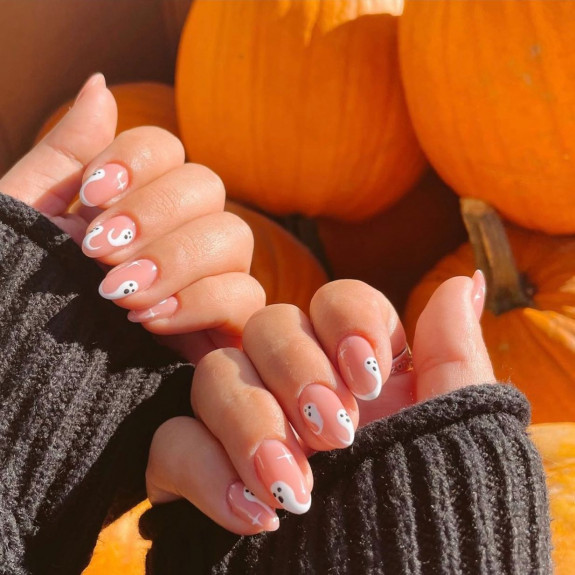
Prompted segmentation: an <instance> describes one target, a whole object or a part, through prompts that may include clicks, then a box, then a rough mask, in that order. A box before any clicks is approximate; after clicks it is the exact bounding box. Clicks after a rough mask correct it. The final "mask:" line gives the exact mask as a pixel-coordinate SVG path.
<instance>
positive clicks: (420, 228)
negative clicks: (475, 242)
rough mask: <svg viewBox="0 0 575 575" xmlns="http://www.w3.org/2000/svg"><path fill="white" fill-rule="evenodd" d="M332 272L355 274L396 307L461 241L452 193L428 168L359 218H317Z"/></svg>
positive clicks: (344, 275) (461, 230) (460, 223)
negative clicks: (393, 199)
mask: <svg viewBox="0 0 575 575" xmlns="http://www.w3.org/2000/svg"><path fill="white" fill-rule="evenodd" d="M317 233H318V235H319V238H320V240H321V243H322V245H323V249H324V252H325V257H326V260H327V262H328V264H329V266H330V269H331V271H332V273H333V275H334V277H335V278H355V279H360V280H362V281H364V282H366V283H368V284H370V285H372V286H373V287H375V288H377V289H378V290H380V291H382V292H383V293H384V294H385V295H386V296H387V298H388V299H389V300H390V301H391V303H393V305H394V306H395V308H396V309H397V311H398V312H400V313H401V311H402V310H403V308H404V306H405V302H406V300H407V296H408V294H409V292H410V291H411V289H412V288H413V287H415V285H416V284H417V282H418V281H419V280H420V279H421V277H422V276H423V274H424V273H425V272H427V271H429V270H430V269H431V268H432V267H433V266H434V265H435V264H436V263H437V262H438V261H439V259H440V258H442V257H443V256H444V255H445V254H447V253H449V252H451V251H452V250H454V249H455V248H456V247H457V246H459V245H460V244H461V243H463V242H464V241H465V238H466V234H465V227H464V225H463V221H462V219H461V217H460V215H459V202H458V198H457V196H456V195H455V194H454V193H453V191H452V190H450V189H449V188H448V187H447V186H446V185H445V184H444V183H443V182H442V181H441V180H440V179H439V178H438V177H437V175H436V174H435V173H433V172H431V171H430V172H429V173H428V174H427V176H426V177H424V178H423V180H422V181H421V182H420V183H419V184H417V185H416V186H415V188H413V189H412V190H411V191H410V192H409V193H408V194H407V195H406V196H405V197H403V198H401V200H399V202H397V204H395V205H394V206H392V207H391V208H389V209H388V210H386V211H385V212H383V213H381V214H379V215H377V216H375V217H373V218H371V219H369V220H366V221H363V222H359V223H345V222H340V221H337V220H328V219H325V218H322V219H318V220H317Z"/></svg>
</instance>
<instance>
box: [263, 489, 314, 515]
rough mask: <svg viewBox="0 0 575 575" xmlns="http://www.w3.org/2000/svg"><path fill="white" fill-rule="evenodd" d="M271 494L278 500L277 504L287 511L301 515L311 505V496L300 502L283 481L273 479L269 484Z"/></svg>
mask: <svg viewBox="0 0 575 575" xmlns="http://www.w3.org/2000/svg"><path fill="white" fill-rule="evenodd" d="M271 492H272V495H273V496H274V497H275V498H276V499H277V500H278V502H279V504H280V505H281V506H282V507H283V508H284V509H285V510H287V511H290V512H291V513H295V514H297V515H301V514H302V513H305V512H306V511H308V510H309V508H310V507H311V496H309V499H308V500H307V501H306V503H300V502H299V501H298V500H297V499H296V497H295V493H294V491H293V489H292V488H291V487H290V486H289V485H288V484H287V483H285V482H284V481H275V482H274V483H272V485H271Z"/></svg>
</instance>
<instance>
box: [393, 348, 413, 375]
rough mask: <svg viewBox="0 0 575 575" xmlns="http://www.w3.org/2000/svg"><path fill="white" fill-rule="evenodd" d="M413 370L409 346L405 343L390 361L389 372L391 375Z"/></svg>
mask: <svg viewBox="0 0 575 575" xmlns="http://www.w3.org/2000/svg"><path fill="white" fill-rule="evenodd" d="M410 371H413V356H412V355H411V350H410V349H409V346H408V345H407V344H405V347H404V348H403V350H402V351H401V353H399V354H398V355H396V356H395V357H394V358H393V359H392V361H391V373H390V374H389V376H390V377H391V376H392V375H403V374H404V373H409V372H410Z"/></svg>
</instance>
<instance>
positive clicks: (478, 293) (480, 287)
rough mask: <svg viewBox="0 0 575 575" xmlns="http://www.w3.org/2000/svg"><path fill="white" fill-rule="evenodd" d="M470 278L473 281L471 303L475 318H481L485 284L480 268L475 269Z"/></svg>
mask: <svg viewBox="0 0 575 575" xmlns="http://www.w3.org/2000/svg"><path fill="white" fill-rule="evenodd" d="M471 279H472V281H473V287H472V288H471V303H472V305H473V310H474V311H475V315H476V316H477V319H481V314H482V313H483V306H484V305H485V293H486V289H487V288H486V285H485V276H484V275H483V272H482V271H481V270H476V271H475V273H474V274H473V277H472V278H471Z"/></svg>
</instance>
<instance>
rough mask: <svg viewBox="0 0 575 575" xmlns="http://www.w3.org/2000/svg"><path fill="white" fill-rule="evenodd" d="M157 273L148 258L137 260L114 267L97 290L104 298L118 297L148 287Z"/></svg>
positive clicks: (154, 265) (153, 264) (156, 269)
mask: <svg viewBox="0 0 575 575" xmlns="http://www.w3.org/2000/svg"><path fill="white" fill-rule="evenodd" d="M157 275H158V268H157V267H156V264H155V263H154V262H151V261H150V260H137V261H135V262H132V263H130V264H124V265H121V266H118V267H116V268H114V269H113V270H112V271H111V272H109V273H108V275H107V276H106V277H105V278H104V280H103V281H102V283H101V284H100V288H99V290H98V291H99V292H100V295H101V296H102V297H103V298H106V299H120V298H123V297H127V296H129V295H132V294H134V293H136V292H141V291H144V290H146V289H148V288H149V287H150V286H151V285H152V284H153V283H154V280H155V279H156V276H157Z"/></svg>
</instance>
